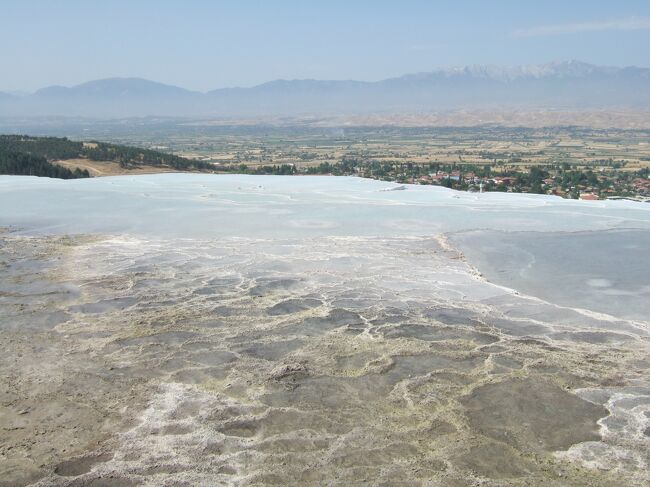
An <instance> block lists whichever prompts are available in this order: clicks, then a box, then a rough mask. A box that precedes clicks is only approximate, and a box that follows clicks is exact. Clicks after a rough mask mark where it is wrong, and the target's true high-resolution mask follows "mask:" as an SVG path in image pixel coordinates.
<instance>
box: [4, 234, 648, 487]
mask: <svg viewBox="0 0 650 487" xmlns="http://www.w3.org/2000/svg"><path fill="white" fill-rule="evenodd" d="M0 239H1V240H0V277H1V279H0V330H1V333H0V351H1V353H0V370H1V373H0V485H4V486H20V485H37V486H96V487H97V486H129V485H152V486H153V485H156V486H158V485H174V486H177V485H187V486H194V485H234V486H252V485H282V486H286V485H296V486H298V485H300V486H302V485H345V486H347V485H387V486H388V485H390V486H394V485H405V486H406V485H413V486H419V485H422V486H474V485H481V486H524V485H527V486H530V485H545V486H554V485H555V486H567V485H568V486H583V485H591V486H621V485H638V486H641V485H648V484H647V483H648V482H650V474H648V469H647V466H648V461H649V460H650V453H649V452H650V436H649V435H650V430H649V429H647V424H648V417H649V416H650V388H649V387H648V382H649V380H648V379H649V378H648V368H649V367H650V359H649V358H648V357H649V356H650V355H649V353H648V352H649V351H650V342H649V340H648V333H647V331H646V329H645V328H644V327H642V326H639V324H638V323H634V322H627V321H620V320H612V319H611V318H607V317H604V316H600V315H594V314H589V313H586V312H579V311H576V310H572V309H568V308H562V307H559V306H554V305H551V304H549V303H546V302H543V301H541V300H538V299H534V298H530V297H526V296H520V295H518V294H516V293H513V292H512V291H508V290H504V289H503V288H500V287H498V286H495V285H492V284H490V283H488V282H485V281H484V280H483V279H482V278H481V277H480V276H479V275H478V274H477V273H476V272H475V271H473V270H472V268H471V267H470V266H469V265H468V264H467V263H466V262H465V261H464V260H463V259H462V256H461V255H460V254H459V253H457V252H455V251H454V250H453V249H452V248H450V247H449V246H448V245H447V244H446V243H445V242H444V241H442V240H440V239H430V238H394V239H390V238H386V239H378V238H343V237H340V238H319V239H301V240H277V239H276V240H252V239H222V240H220V241H218V242H215V241H197V240H192V241H187V240H181V239H179V240H166V241H156V240H146V241H145V240H138V239H135V238H118V237H111V236H97V235H76V236H60V237H26V236H19V235H18V234H14V233H12V232H10V231H5V232H4V233H3V234H1V235H0Z"/></svg>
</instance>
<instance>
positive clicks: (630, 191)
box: [221, 159, 650, 202]
mask: <svg viewBox="0 0 650 487" xmlns="http://www.w3.org/2000/svg"><path fill="white" fill-rule="evenodd" d="M221 169H222V170H224V171H226V172H237V173H251V174H277V175H290V174H293V175H299V174H304V175H309V174H313V175H315V174H328V175H335V176H360V177H366V178H371V179H379V180H382V181H392V182H396V183H401V184H424V185H437V186H444V187H446V188H451V189H456V190H461V191H470V192H490V191H499V192H507V193H536V194H550V195H555V196H560V197H562V198H571V199H581V200H600V199H629V200H633V201H644V202H650V169H649V168H648V167H645V168H643V169H639V170H637V171H622V170H621V167H620V165H619V164H615V163H612V166H611V168H609V169H607V168H604V167H600V168H598V169H596V170H594V169H585V168H580V167H576V166H571V165H569V164H566V163H564V164H561V165H557V166H549V167H540V166H532V167H530V168H529V169H523V170H522V169H508V168H504V167H503V166H497V167H493V166H491V165H489V164H488V165H484V166H480V167H479V166H475V165H471V164H469V165H458V164H439V163H431V164H412V163H407V164H403V163H390V162H378V161H371V162H364V161H360V160H356V159H343V160H342V161H341V162H339V163H335V164H330V163H321V164H319V165H318V166H310V167H298V166H296V165H293V164H282V165H262V166H255V167H253V166H251V167H249V166H247V165H245V164H239V165H227V166H222V167H221Z"/></svg>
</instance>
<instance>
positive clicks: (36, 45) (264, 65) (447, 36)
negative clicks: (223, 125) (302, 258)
mask: <svg viewBox="0 0 650 487" xmlns="http://www.w3.org/2000/svg"><path fill="white" fill-rule="evenodd" d="M568 59H579V60H582V61H586V62H591V63H595V64H610V65H637V66H646V67H649V66H650V1H649V0H639V1H634V0H630V1H626V0H619V1H599V0H591V1H582V0H562V1H556V0H544V1H542V0H537V1H529V0H518V1H505V0H504V1H488V0H482V1H479V0H476V1H470V0H466V1H462V0H455V1H433V0H429V1H416V0H411V1H410V0H398V1H382V0H373V1H362V0H359V1H354V0H347V1H337V0H327V1H314V0H312V1H310V0H303V1H273V0H267V1H245V0H240V1H207V0H205V1H199V0H183V1H181V0H178V1H165V0H155V1H154V0H151V1H148V0H128V1H127V0H110V1H108V0H107V1H94V0H92V1H91V0H86V1H81V0H79V1H73V0H56V1H53V0H49V1H30V0H15V1H14V0H1V1H0V66H1V67H2V68H1V69H2V71H1V73H2V74H1V76H0V90H22V91H32V90H35V89H37V88H41V87H43V86H46V85H51V84H62V85H66V86H69V85H74V84H78V83H81V82H84V81H88V80H92V79H97V78H105V77H113V76H137V77H143V78H148V79H152V80H156V81H161V82H165V83H169V84H176V85H179V86H183V87H186V88H190V89H196V90H200V91H205V90H209V89H213V88H220V87H226V86H250V85H254V84H258V83H261V82H264V81H268V80H272V79H277V78H288V79H291V78H318V79H358V80H377V79H382V78H386V77H391V76H399V75H402V74H405V73H412V72H419V71H428V70H431V69H433V68H435V67H441V66H451V65H467V64H531V63H544V62H549V61H554V60H568Z"/></svg>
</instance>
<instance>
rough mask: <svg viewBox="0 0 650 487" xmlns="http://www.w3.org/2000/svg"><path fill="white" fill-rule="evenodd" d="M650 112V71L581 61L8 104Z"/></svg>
mask: <svg viewBox="0 0 650 487" xmlns="http://www.w3.org/2000/svg"><path fill="white" fill-rule="evenodd" d="M606 107H619V108H622V107H634V108H648V107H650V69H648V68H637V67H626V68H617V67H604V66H594V65H591V64H586V63H582V62H579V61H568V62H561V63H550V64H544V65H532V66H513V67H503V66H468V67H460V68H449V69H438V70H435V71H431V72H426V73H417V74H408V75H405V76H402V77H399V78H391V79H386V80H382V81H377V82H363V81H319V80H276V81H271V82H268V83H264V84H261V85H258V86H254V87H252V88H226V89H218V90H213V91H209V92H207V93H199V92H195V91H189V90H185V89H183V88H179V87H176V86H169V85H165V84H161V83H156V82H153V81H148V80H143V79H138V78H110V79H104V80H97V81H90V82H88V83H84V84H81V85H77V86H73V87H70V88H66V87H62V86H51V87H48V88H43V89H42V90H39V91H37V92H36V93H34V94H32V95H29V96H21V97H17V96H11V95H7V96H0V113H2V114H5V115H10V116H33V115H38V116H47V115H54V116H88V117H98V118H105V117H107V118H115V117H134V116H193V117H196V116H212V117H214V116H221V117H237V116H255V115H289V116H291V115H308V114H312V115H314V114H316V115H318V114H321V115H335V114H369V113H395V112H402V113H404V112H424V111H435V110H449V109H464V108H468V109H476V108H481V109H483V108H500V109H504V108H505V109H519V108H569V109H576V108H606Z"/></svg>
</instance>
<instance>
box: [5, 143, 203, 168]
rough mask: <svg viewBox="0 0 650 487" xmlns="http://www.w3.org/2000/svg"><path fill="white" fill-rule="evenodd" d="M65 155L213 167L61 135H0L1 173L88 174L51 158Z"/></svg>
mask: <svg viewBox="0 0 650 487" xmlns="http://www.w3.org/2000/svg"><path fill="white" fill-rule="evenodd" d="M66 159H88V160H91V161H112V162H117V163H119V165H120V166H121V167H123V168H131V167H138V166H157V167H170V168H173V169H177V170H181V171H182V170H192V169H194V170H207V169H211V166H210V165H209V164H207V163H205V162H201V161H193V160H191V159H186V158H184V157H179V156H176V155H174V154H166V153H163V152H158V151H153V150H149V149H141V148H138V147H129V146H124V145H116V144H107V143H104V142H76V141H72V140H69V139H67V138H59V137H30V136H26V135H0V174H20V175H24V174H27V175H29V174H32V175H34V176H47V177H56V178H63V179H70V178H75V177H88V176H89V175H88V171H81V170H75V171H71V170H69V169H65V168H63V167H60V166H58V165H56V164H52V161H56V160H66Z"/></svg>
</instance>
